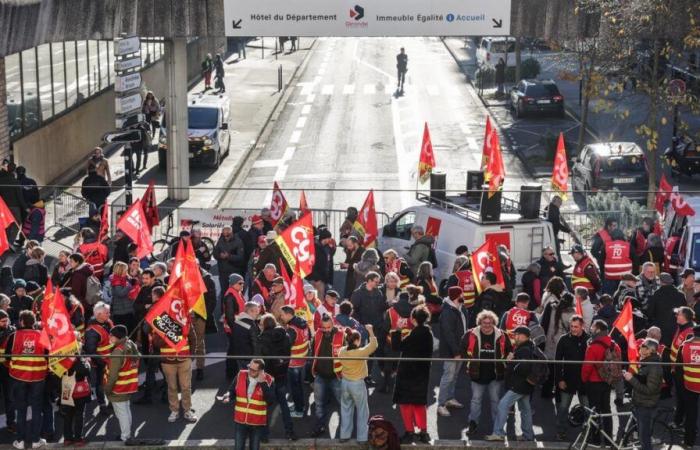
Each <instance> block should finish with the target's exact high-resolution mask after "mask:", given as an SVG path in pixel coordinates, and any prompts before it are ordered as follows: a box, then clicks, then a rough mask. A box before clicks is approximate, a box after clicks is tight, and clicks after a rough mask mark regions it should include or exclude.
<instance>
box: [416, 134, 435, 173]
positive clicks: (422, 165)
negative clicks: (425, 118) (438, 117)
mask: <svg viewBox="0 0 700 450" xmlns="http://www.w3.org/2000/svg"><path fill="white" fill-rule="evenodd" d="M434 167H435V153H433V143H432V142H431V141H430V130H428V122H425V126H424V127H423V142H422V143H421V147H420V159H419V160H418V178H419V179H420V182H421V183H425V182H426V181H428V178H429V177H430V172H432V170H433V168H434Z"/></svg>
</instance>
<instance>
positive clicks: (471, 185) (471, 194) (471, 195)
mask: <svg viewBox="0 0 700 450" xmlns="http://www.w3.org/2000/svg"><path fill="white" fill-rule="evenodd" d="M482 184H484V172H482V171H480V170H469V171H467V202H470V203H478V202H479V200H480V199H481V185H482Z"/></svg>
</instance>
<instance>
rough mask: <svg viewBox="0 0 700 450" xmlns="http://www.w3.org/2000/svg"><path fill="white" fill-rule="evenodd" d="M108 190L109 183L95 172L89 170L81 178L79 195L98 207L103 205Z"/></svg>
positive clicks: (107, 195)
mask: <svg viewBox="0 0 700 450" xmlns="http://www.w3.org/2000/svg"><path fill="white" fill-rule="evenodd" d="M109 191H110V189H109V183H107V180H105V179H104V177H102V176H100V175H98V174H97V172H90V173H88V176H87V177H85V179H84V180H83V184H82V188H81V189H80V195H82V196H83V198H84V199H85V200H87V201H89V202H91V203H93V204H94V205H95V206H96V207H97V208H99V207H100V206H102V205H104V203H105V201H106V200H107V197H109Z"/></svg>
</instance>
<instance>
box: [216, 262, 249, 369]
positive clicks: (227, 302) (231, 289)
mask: <svg viewBox="0 0 700 450" xmlns="http://www.w3.org/2000/svg"><path fill="white" fill-rule="evenodd" d="M244 289H245V281H244V280H243V277H242V276H240V275H239V274H237V273H232V274H231V275H230V276H229V278H228V289H227V290H226V292H225V293H224V296H223V302H222V305H221V307H222V309H223V311H222V312H223V313H224V314H223V315H224V317H223V319H224V332H225V333H226V335H227V336H228V352H227V354H232V353H230V352H231V351H232V349H233V346H234V345H235V344H234V343H233V341H232V336H233V333H231V330H233V326H234V325H233V324H234V322H235V321H236V316H237V315H238V314H240V313H242V312H243V311H244V309H245V299H244V298H243V290H244ZM236 364H237V362H236V360H234V359H230V358H227V359H226V374H229V375H230V376H231V378H233V376H234V375H235V374H236V371H237V367H234V366H236Z"/></svg>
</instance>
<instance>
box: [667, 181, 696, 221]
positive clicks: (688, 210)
mask: <svg viewBox="0 0 700 450" xmlns="http://www.w3.org/2000/svg"><path fill="white" fill-rule="evenodd" d="M668 199H669V200H670V201H671V206H672V207H673V210H674V211H676V214H678V215H679V216H694V215H695V210H694V209H693V207H692V206H690V205H689V204H688V202H686V201H685V199H684V198H683V196H682V195H681V194H680V192H678V186H674V187H673V190H672V191H671V195H669V196H668Z"/></svg>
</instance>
